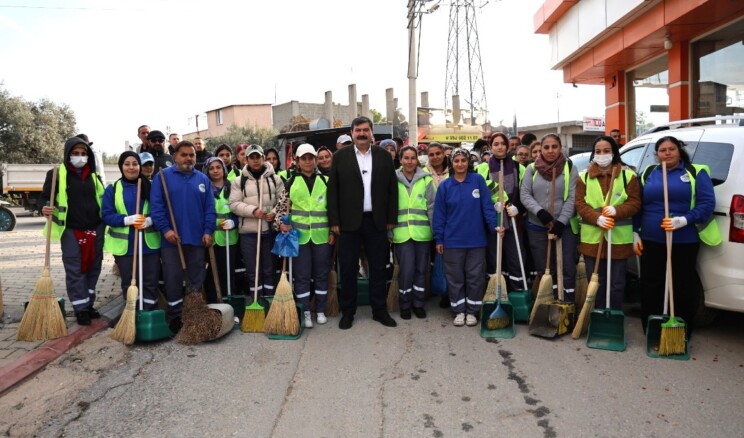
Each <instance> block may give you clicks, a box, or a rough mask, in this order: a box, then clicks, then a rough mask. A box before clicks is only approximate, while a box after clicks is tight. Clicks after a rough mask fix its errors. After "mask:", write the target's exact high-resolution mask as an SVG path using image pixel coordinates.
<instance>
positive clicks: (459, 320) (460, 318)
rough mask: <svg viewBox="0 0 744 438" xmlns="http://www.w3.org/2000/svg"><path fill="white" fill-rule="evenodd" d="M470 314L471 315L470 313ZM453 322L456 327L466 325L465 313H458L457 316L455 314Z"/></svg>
mask: <svg viewBox="0 0 744 438" xmlns="http://www.w3.org/2000/svg"><path fill="white" fill-rule="evenodd" d="M468 316H470V315H468ZM452 324H454V325H455V327H462V326H464V325H465V314H464V313H458V314H457V316H455V319H454V320H453V321H452Z"/></svg>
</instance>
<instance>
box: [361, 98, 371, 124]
mask: <svg viewBox="0 0 744 438" xmlns="http://www.w3.org/2000/svg"><path fill="white" fill-rule="evenodd" d="M362 115H363V116H364V117H369V118H370V119H371V118H372V116H371V115H370V113H369V94H362Z"/></svg>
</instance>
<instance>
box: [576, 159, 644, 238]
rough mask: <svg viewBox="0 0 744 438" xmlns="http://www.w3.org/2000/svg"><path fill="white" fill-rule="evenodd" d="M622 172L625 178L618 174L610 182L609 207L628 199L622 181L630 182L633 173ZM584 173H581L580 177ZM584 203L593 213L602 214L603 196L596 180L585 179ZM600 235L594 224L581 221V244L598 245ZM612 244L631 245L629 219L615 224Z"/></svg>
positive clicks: (631, 225) (630, 224)
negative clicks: (592, 209)
mask: <svg viewBox="0 0 744 438" xmlns="http://www.w3.org/2000/svg"><path fill="white" fill-rule="evenodd" d="M623 172H626V173H625V178H623V175H622V174H619V175H618V176H617V177H616V178H615V180H614V181H613V182H612V195H610V205H612V206H617V205H621V204H622V203H624V202H625V201H626V200H627V199H628V193H627V192H626V191H625V183H624V182H623V181H627V180H630V178H631V177H632V176H633V171H631V170H623ZM584 173H586V172H582V177H583V175H584ZM584 201H585V202H586V204H587V205H589V206H590V207H592V208H594V210H595V211H597V212H599V213H601V212H602V206H603V205H604V195H603V194H602V187H600V185H599V181H598V180H597V178H586V196H584ZM601 234H602V229H601V228H600V227H598V226H597V224H596V223H589V222H586V221H584V220H582V221H581V241H582V242H583V243H591V244H594V243H599V236H600V235H601ZM612 243H613V244H618V245H622V244H628V243H633V220H632V219H631V218H625V219H622V220H619V221H616V222H615V227H614V228H613V229H612Z"/></svg>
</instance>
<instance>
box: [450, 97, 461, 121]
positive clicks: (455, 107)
mask: <svg viewBox="0 0 744 438" xmlns="http://www.w3.org/2000/svg"><path fill="white" fill-rule="evenodd" d="M459 124H460V96H458V95H457V94H453V95H452V126H453V127H456V126H458V125H459Z"/></svg>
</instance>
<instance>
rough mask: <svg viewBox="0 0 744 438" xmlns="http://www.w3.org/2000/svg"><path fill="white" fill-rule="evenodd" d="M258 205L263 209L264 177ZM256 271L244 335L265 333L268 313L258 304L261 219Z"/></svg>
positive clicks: (246, 310)
mask: <svg viewBox="0 0 744 438" xmlns="http://www.w3.org/2000/svg"><path fill="white" fill-rule="evenodd" d="M260 181H261V182H260V184H259V185H258V186H259V193H258V205H259V206H260V208H263V177H262V178H261V179H260ZM256 226H257V228H256V234H257V235H256V271H255V275H254V280H253V302H252V303H251V304H250V305H249V306H245V313H244V314H243V321H242V322H241V324H240V331H241V332H243V333H262V332H263V331H264V320H265V318H266V313H265V312H264V308H263V306H262V305H261V304H259V302H258V267H259V265H260V263H261V228H262V226H263V225H262V224H261V218H258V220H257V223H256Z"/></svg>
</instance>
